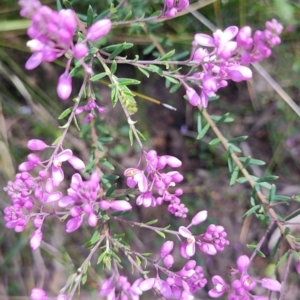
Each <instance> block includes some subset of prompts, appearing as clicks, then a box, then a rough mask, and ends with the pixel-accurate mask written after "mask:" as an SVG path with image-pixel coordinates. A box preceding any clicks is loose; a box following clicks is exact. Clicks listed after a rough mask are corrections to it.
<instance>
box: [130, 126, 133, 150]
mask: <svg viewBox="0 0 300 300" xmlns="http://www.w3.org/2000/svg"><path fill="white" fill-rule="evenodd" d="M129 140H130V145H131V146H132V145H133V132H132V129H131V128H130V129H129Z"/></svg>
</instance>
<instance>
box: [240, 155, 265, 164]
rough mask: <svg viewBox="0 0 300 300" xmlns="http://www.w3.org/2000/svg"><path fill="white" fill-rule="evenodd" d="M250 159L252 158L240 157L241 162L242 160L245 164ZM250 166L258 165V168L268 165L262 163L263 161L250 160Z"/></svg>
mask: <svg viewBox="0 0 300 300" xmlns="http://www.w3.org/2000/svg"><path fill="white" fill-rule="evenodd" d="M249 158H250V156H249V157H239V160H240V161H241V162H245V161H246V160H247V159H249ZM249 164H250V165H256V166H263V165H265V164H266V163H265V162H264V161H262V160H259V159H254V158H250V160H249Z"/></svg>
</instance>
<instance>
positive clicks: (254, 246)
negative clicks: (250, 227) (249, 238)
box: [246, 244, 257, 249]
mask: <svg viewBox="0 0 300 300" xmlns="http://www.w3.org/2000/svg"><path fill="white" fill-rule="evenodd" d="M246 246H247V248H248V249H256V247H257V245H252V244H247V245H246Z"/></svg>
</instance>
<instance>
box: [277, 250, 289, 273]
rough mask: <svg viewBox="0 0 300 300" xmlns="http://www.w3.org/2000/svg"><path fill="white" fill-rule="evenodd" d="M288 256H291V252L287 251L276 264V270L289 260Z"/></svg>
mask: <svg viewBox="0 0 300 300" xmlns="http://www.w3.org/2000/svg"><path fill="white" fill-rule="evenodd" d="M288 256H289V251H286V252H285V253H284V254H283V255H282V257H281V258H280V259H279V261H278V263H277V264H276V269H277V268H278V267H280V266H281V265H282V264H283V263H285V262H286V261H287V259H288Z"/></svg>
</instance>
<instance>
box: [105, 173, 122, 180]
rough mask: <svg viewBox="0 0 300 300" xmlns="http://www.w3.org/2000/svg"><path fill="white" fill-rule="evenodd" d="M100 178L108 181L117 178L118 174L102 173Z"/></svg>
mask: <svg viewBox="0 0 300 300" xmlns="http://www.w3.org/2000/svg"><path fill="white" fill-rule="evenodd" d="M101 178H103V179H106V180H109V181H115V180H117V179H119V178H120V176H118V175H114V174H104V175H103V176H102V177H101Z"/></svg>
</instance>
